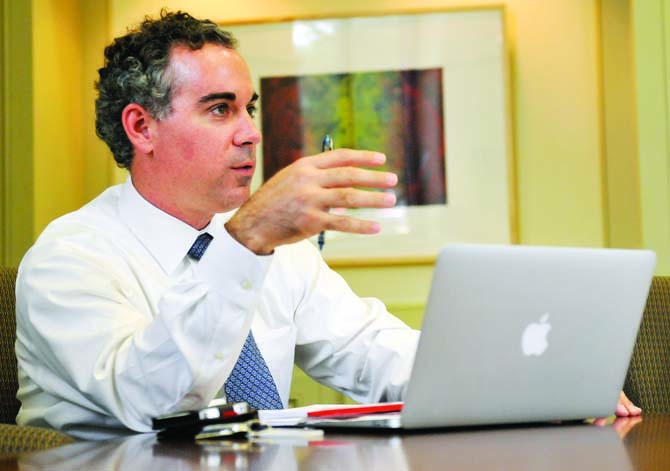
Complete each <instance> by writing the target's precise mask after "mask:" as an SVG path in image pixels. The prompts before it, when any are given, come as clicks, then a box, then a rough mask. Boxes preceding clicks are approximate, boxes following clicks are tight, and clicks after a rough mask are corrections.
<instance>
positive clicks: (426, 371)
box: [307, 245, 656, 429]
mask: <svg viewBox="0 0 670 471" xmlns="http://www.w3.org/2000/svg"><path fill="white" fill-rule="evenodd" d="M655 265H656V256H655V254H654V252H651V251H648V250H623V249H590V248H567V247H532V246H513V245H451V246H447V247H445V248H444V249H443V250H442V251H441V252H440V254H439V255H438V257H437V261H436V264H435V271H434V274H433V280H432V286H431V289H430V294H429V298H428V302H427V305H426V311H425V314H424V319H423V326H422V333H421V338H420V341H419V345H418V348H417V352H416V357H415V359H414V367H413V369H412V372H411V376H410V380H409V384H408V389H407V394H406V397H405V401H404V405H403V407H402V411H401V412H399V413H396V414H376V415H370V416H365V415H364V416H358V417H353V418H349V419H333V420H329V419H309V420H308V421H307V423H308V424H309V425H311V426H315V427H327V428H331V427H338V428H341V427H347V428H350V427H354V428H361V427H364V428H365V427H374V428H396V429H397V428H402V429H422V428H436V427H458V426H474V425H493V424H512V423H526V422H528V423H530V422H545V421H555V420H561V421H568V420H581V419H585V418H592V417H607V416H610V415H612V414H613V413H614V410H615V407H616V403H617V401H618V398H619V393H620V391H621V389H622V387H623V383H624V380H625V377H626V373H627V370H628V364H629V361H630V357H631V355H632V352H633V347H634V344H635V340H636V337H637V331H638V327H639V324H640V320H641V317H642V312H643V310H644V307H645V303H646V299H647V294H648V291H649V287H650V285H651V280H652V277H653V273H654V268H655Z"/></svg>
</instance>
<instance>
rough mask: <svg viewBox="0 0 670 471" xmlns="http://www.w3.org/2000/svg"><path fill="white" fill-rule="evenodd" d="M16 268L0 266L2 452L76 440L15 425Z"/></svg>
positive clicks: (0, 453) (0, 420)
mask: <svg viewBox="0 0 670 471" xmlns="http://www.w3.org/2000/svg"><path fill="white" fill-rule="evenodd" d="M15 285H16V268H15V267H0V455H2V454H11V453H19V452H22V451H32V450H43V449H46V448H53V447H56V446H60V445H65V444H67V443H72V442H74V440H73V439H72V438H71V437H69V436H67V435H65V434H62V433H60V432H56V431H54V430H49V429H45V428H39V427H25V426H19V425H16V414H18V412H19V407H20V406H21V403H20V402H19V401H18V400H17V399H16V391H17V390H18V388H19V380H18V372H17V363H16V353H15V352H14V343H15V342H16V312H15V311H16V298H15V295H14V288H15Z"/></svg>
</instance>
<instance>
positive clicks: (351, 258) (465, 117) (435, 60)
mask: <svg viewBox="0 0 670 471" xmlns="http://www.w3.org/2000/svg"><path fill="white" fill-rule="evenodd" d="M504 23H505V22H504V10H503V9H501V8H483V9H473V10H450V11H436V12H418V13H407V12H404V13H402V14H398V15H392V14H391V15H384V16H365V17H354V18H322V19H306V20H300V19H295V20H291V21H277V22H269V23H252V24H236V25H225V24H223V26H224V28H225V29H227V30H229V31H231V32H232V33H233V34H234V35H235V37H236V38H237V40H238V42H239V50H240V53H241V54H242V56H243V57H244V58H245V59H246V61H247V62H248V64H249V67H250V69H251V72H252V78H253V80H254V86H255V87H256V89H257V91H258V93H259V95H260V100H259V106H258V108H259V122H258V125H259V126H260V128H261V131H262V134H263V142H262V144H261V146H260V148H259V152H258V161H259V171H258V172H257V174H256V175H255V177H254V185H253V187H254V189H255V188H258V186H260V185H261V184H262V183H263V181H265V180H267V179H269V178H271V177H272V175H274V174H275V173H276V172H277V171H279V170H280V169H281V168H283V167H284V166H286V165H289V164H290V163H291V162H293V161H295V160H297V159H300V158H304V157H306V156H310V155H314V154H317V153H319V152H320V151H321V145H322V140H323V138H324V135H326V134H328V135H330V136H331V137H332V139H333V141H334V143H335V146H336V147H347V148H356V149H369V150H376V151H380V152H383V153H384V154H386V156H387V162H386V164H385V166H384V167H383V170H387V171H392V172H394V173H396V174H397V175H398V185H397V186H396V187H395V188H394V189H393V190H392V191H394V192H395V195H396V199H397V205H396V206H395V207H394V208H389V209H356V210H341V209H337V208H334V209H333V211H338V212H341V213H346V214H349V215H351V216H352V217H357V218H363V219H371V220H376V221H378V222H380V224H381V227H382V231H381V233H380V234H377V235H374V236H364V235H356V234H344V233H337V232H328V233H327V234H326V237H327V243H326V246H325V248H324V251H323V255H324V258H326V260H327V261H328V262H329V263H331V265H366V264H387V263H388V264H403V263H421V262H430V261H432V260H434V257H435V256H436V254H437V253H438V251H439V250H440V248H441V247H443V246H444V245H447V244H449V243H458V242H468V243H503V244H504V243H514V242H516V227H515V224H516V217H515V214H516V213H515V197H514V164H513V156H512V152H511V150H512V148H513V146H512V143H511V134H512V133H511V119H510V111H509V100H510V98H509V92H508V89H509V85H508V82H509V78H508V69H509V68H508V53H507V46H506V41H505V29H504ZM370 191H375V190H370ZM377 191H381V190H377ZM386 191H388V190H386Z"/></svg>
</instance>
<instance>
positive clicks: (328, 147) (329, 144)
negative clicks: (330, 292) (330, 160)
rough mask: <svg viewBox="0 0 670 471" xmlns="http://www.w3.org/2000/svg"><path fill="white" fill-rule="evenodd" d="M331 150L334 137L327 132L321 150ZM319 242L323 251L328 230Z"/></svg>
mask: <svg viewBox="0 0 670 471" xmlns="http://www.w3.org/2000/svg"><path fill="white" fill-rule="evenodd" d="M329 150H333V139H332V138H331V137H330V134H326V135H325V136H323V142H322V143H321V152H326V151H329ZM317 243H318V244H319V251H323V246H324V245H326V231H321V232H319V238H318V239H317Z"/></svg>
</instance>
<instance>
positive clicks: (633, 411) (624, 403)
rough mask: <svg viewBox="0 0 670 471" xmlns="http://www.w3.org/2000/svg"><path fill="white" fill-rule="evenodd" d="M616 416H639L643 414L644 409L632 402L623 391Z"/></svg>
mask: <svg viewBox="0 0 670 471" xmlns="http://www.w3.org/2000/svg"><path fill="white" fill-rule="evenodd" d="M615 414H616V415H617V416H619V417H628V416H637V415H640V414H642V409H640V408H639V407H637V406H636V405H635V404H633V403H632V402H631V400H630V399H628V397H626V395H625V394H624V392H623V391H621V393H620V394H619V402H618V403H617V406H616V410H615Z"/></svg>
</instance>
